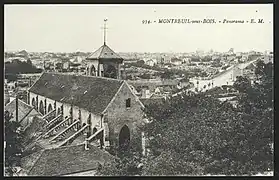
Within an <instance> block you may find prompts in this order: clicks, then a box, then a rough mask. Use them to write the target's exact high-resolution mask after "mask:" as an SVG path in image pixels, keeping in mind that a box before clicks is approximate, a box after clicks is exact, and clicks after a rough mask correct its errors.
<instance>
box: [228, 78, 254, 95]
mask: <svg viewBox="0 0 279 180" xmlns="http://www.w3.org/2000/svg"><path fill="white" fill-rule="evenodd" d="M233 87H234V88H235V89H236V90H238V91H239V92H241V93H245V92H248V91H249V90H251V88H252V87H251V82H250V80H249V79H248V78H247V77H243V76H237V77H236V81H235V82H234V84H233Z"/></svg>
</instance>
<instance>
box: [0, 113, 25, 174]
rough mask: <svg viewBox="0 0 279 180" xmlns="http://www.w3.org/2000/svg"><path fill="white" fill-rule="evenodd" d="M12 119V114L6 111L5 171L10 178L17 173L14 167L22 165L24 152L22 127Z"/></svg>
mask: <svg viewBox="0 0 279 180" xmlns="http://www.w3.org/2000/svg"><path fill="white" fill-rule="evenodd" d="M11 118H12V114H10V113H9V112H8V111H5V113H4V119H5V136H4V140H5V142H6V148H5V171H6V173H7V175H8V176H13V174H14V173H15V171H14V167H15V166H18V165H19V164H20V159H21V156H22V150H23V146H22V140H23V136H22V131H21V125H20V123H19V122H16V121H11Z"/></svg>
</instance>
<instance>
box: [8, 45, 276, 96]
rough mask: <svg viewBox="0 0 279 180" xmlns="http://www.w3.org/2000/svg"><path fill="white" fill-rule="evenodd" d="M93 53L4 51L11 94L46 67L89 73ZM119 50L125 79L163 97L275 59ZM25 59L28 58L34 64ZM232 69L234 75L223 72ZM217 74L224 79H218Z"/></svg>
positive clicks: (139, 90) (247, 54)
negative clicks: (257, 61)
mask: <svg viewBox="0 0 279 180" xmlns="http://www.w3.org/2000/svg"><path fill="white" fill-rule="evenodd" d="M90 54H91V53H90V52H73V53H52V52H27V51H26V50H21V51H17V52H5V59H4V61H5V77H6V78H5V83H6V86H7V87H8V89H9V92H10V94H11V95H12V96H13V90H14V89H15V84H16V81H15V80H17V83H18V86H19V87H20V90H19V92H21V94H22V95H21V96H20V97H22V98H23V97H25V96H24V92H25V91H26V88H27V87H30V86H31V85H32V84H33V83H34V82H35V80H36V79H37V78H38V76H40V73H41V72H43V71H44V72H63V73H76V74H80V75H85V74H86V66H87V64H86V62H85V59H86V57H88V56H89V55H90ZM118 54H119V55H120V56H121V57H122V58H123V59H124V61H123V63H122V65H121V69H120V70H121V78H122V79H124V80H127V81H128V82H130V83H131V84H132V85H133V86H134V87H135V90H136V94H137V95H138V96H140V97H141V98H150V97H155V96H159V97H164V98H165V97H166V96H167V95H170V94H173V93H175V92H179V91H180V89H182V88H183V89H191V88H192V89H193V88H194V90H196V91H198V90H204V91H206V90H209V89H212V88H213V87H214V84H213V86H212V85H211V84H212V83H216V86H220V85H229V84H230V85H231V84H232V82H233V80H234V79H235V78H236V76H238V75H243V74H244V75H246V76H248V77H249V78H250V79H251V80H253V79H254V76H253V73H251V72H253V68H254V67H255V60H263V61H264V62H266V63H268V62H272V63H273V52H268V51H265V52H255V51H250V52H234V49H233V48H231V49H229V50H228V52H226V53H219V52H215V51H213V50H211V51H209V52H204V51H196V52H192V53H118ZM24 63H25V64H28V63H29V64H30V66H28V65H25V64H24ZM239 65H240V66H242V67H240V66H239ZM243 65H244V66H243ZM232 67H234V68H232ZM235 67H239V68H240V69H241V71H239V72H237V70H236V68H235ZM233 70H234V71H233ZM226 72H227V73H226ZM229 72H231V74H230V75H228V76H227V77H225V75H226V74H229ZM15 76H16V77H15ZM221 77H222V78H221ZM218 78H219V79H220V78H221V79H222V80H221V81H219V80H218ZM214 79H216V80H214ZM199 81H200V82H199ZM203 81H204V83H203ZM209 81H210V82H209ZM205 82H206V83H205Z"/></svg>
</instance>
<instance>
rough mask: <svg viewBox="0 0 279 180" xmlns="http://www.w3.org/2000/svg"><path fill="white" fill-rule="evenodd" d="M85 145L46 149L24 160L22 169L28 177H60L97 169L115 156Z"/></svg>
mask: <svg viewBox="0 0 279 180" xmlns="http://www.w3.org/2000/svg"><path fill="white" fill-rule="evenodd" d="M88 147H89V150H85V148H84V144H80V145H77V146H64V147H60V148H55V149H45V150H41V151H39V152H36V153H34V154H32V155H30V156H27V157H25V158H23V160H22V167H23V169H25V170H26V171H27V175H28V176H59V175H67V174H72V173H77V172H83V171H89V170H94V169H97V167H98V165H99V163H100V164H104V163H105V162H107V161H110V160H113V158H114V157H113V156H112V155H110V154H109V153H108V152H106V151H103V150H101V149H99V148H98V147H96V146H93V145H90V144H89V145H88Z"/></svg>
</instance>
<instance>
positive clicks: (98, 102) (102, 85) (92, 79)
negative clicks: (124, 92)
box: [29, 73, 124, 115]
mask: <svg viewBox="0 0 279 180" xmlns="http://www.w3.org/2000/svg"><path fill="white" fill-rule="evenodd" d="M123 82H124V81H121V80H117V79H112V78H104V77H96V76H83V75H74V74H63V73H43V74H42V76H41V77H40V78H39V79H38V81H36V82H35V84H34V85H33V86H32V87H31V88H30V89H29V91H30V92H33V93H35V94H39V95H41V96H45V97H47V98H50V99H53V100H56V101H59V102H62V103H67V104H72V105H74V106H77V107H80V108H83V109H85V110H88V111H89V112H92V113H95V114H98V115H99V114H101V113H102V111H103V110H104V109H105V108H106V107H107V105H108V104H109V102H110V101H111V99H112V98H113V97H114V95H115V94H116V92H117V91H118V89H119V88H120V86H121V85H122V83H123Z"/></svg>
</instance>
